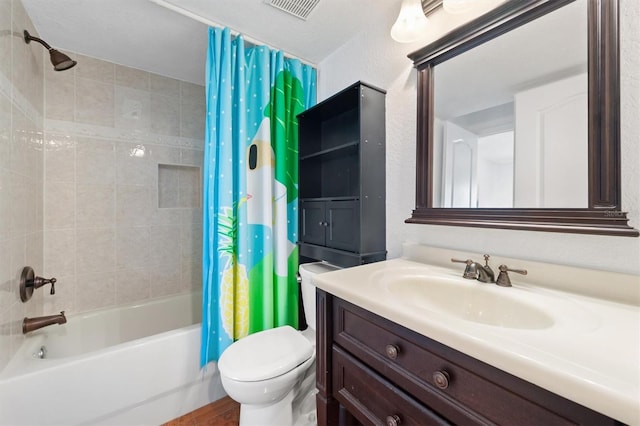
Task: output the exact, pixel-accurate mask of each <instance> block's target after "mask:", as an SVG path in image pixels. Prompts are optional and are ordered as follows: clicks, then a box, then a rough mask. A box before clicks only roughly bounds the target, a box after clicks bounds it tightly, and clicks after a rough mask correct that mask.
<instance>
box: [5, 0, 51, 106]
mask: <svg viewBox="0 0 640 426" xmlns="http://www.w3.org/2000/svg"><path fill="white" fill-rule="evenodd" d="M12 19H13V23H12V25H13V35H14V38H13V40H12V59H13V63H12V82H13V89H14V99H17V97H16V96H15V95H16V94H17V93H19V94H20V95H21V96H23V97H24V98H25V99H26V100H27V101H28V102H29V104H30V107H31V108H33V109H34V110H35V111H36V112H37V114H39V115H42V108H43V99H44V98H43V93H44V91H43V87H44V79H43V76H42V72H43V69H44V68H43V66H44V57H45V55H47V56H48V54H47V50H46V49H45V48H43V46H41V45H40V44H38V43H29V44H27V43H24V41H23V39H22V31H23V30H24V29H26V30H28V31H29V33H30V34H31V35H33V36H36V37H37V36H38V32H37V31H36V30H35V28H34V26H33V24H32V23H31V20H30V19H29V16H28V15H27V12H26V11H25V9H24V7H23V5H22V2H21V1H14V2H13V8H12ZM48 60H49V58H48V57H47V61H48Z"/></svg>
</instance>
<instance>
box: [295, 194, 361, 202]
mask: <svg viewBox="0 0 640 426" xmlns="http://www.w3.org/2000/svg"><path fill="white" fill-rule="evenodd" d="M359 200H360V197H359V196H350V195H346V196H339V197H300V198H299V201H300V202H303V201H359Z"/></svg>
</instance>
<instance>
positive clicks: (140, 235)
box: [116, 226, 151, 269]
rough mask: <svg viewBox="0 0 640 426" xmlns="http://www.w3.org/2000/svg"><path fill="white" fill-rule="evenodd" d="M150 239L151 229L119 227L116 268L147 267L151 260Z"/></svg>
mask: <svg viewBox="0 0 640 426" xmlns="http://www.w3.org/2000/svg"><path fill="white" fill-rule="evenodd" d="M149 239H150V236H149V228H148V227H146V226H140V227H134V228H123V227H119V228H118V229H117V231H116V268H117V269H138V268H143V267H147V266H148V265H149V261H150V258H151V249H150V245H149Z"/></svg>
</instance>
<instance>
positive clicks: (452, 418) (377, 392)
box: [317, 289, 621, 426]
mask: <svg viewBox="0 0 640 426" xmlns="http://www.w3.org/2000/svg"><path fill="white" fill-rule="evenodd" d="M317 387H318V390H319V392H318V395H317V409H318V425H352V424H353V425H358V424H363V425H369V424H373V425H380V424H381V425H384V424H386V425H389V426H398V425H431V424H464V425H470V424H482V425H486V424H507V425H561V424H562V425H566V424H591V425H616V424H621V423H619V422H617V421H615V420H613V419H611V418H609V417H607V416H604V415H602V414H600V413H597V412H595V411H593V410H590V409H589V408H586V407H584V406H582V405H579V404H577V403H575V402H572V401H570V400H567V399H565V398H563V397H560V396H558V395H556V394H554V393H551V392H549V391H547V390H545V389H542V388H540V387H539V386H536V385H534V384H532V383H529V382H526V381H524V380H522V379H520V378H518V377H515V376H513V375H511V374H508V373H506V372H504V371H502V370H500V369H498V368H495V367H493V366H491V365H489V364H486V363H484V362H481V361H479V360H477V359H474V358H472V357H470V356H468V355H465V354H463V353H461V352H459V351H457V350H454V349H452V348H450V347H447V346H445V345H443V344H440V343H438V342H436V341H434V340H432V339H430V338H428V337H425V336H423V335H421V334H418V333H416V332H414V331H412V330H409V329H407V328H405V327H402V326H400V325H398V324H396V323H394V322H391V321H389V320H387V319H385V318H382V317H380V316H378V315H376V314H374V313H372V312H369V311H367V310H365V309H362V308H360V307H358V306H356V305H353V304H351V303H349V302H347V301H345V300H342V299H340V298H338V297H336V296H333V295H331V294H329V293H327V292H325V291H323V290H320V289H317Z"/></svg>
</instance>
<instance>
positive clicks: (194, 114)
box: [180, 103, 206, 140]
mask: <svg viewBox="0 0 640 426" xmlns="http://www.w3.org/2000/svg"><path fill="white" fill-rule="evenodd" d="M205 114H206V111H205V106H204V105H198V104H185V103H183V104H182V118H181V120H180V136H183V137H185V138H192V139H201V140H204V125H205Z"/></svg>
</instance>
